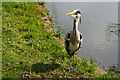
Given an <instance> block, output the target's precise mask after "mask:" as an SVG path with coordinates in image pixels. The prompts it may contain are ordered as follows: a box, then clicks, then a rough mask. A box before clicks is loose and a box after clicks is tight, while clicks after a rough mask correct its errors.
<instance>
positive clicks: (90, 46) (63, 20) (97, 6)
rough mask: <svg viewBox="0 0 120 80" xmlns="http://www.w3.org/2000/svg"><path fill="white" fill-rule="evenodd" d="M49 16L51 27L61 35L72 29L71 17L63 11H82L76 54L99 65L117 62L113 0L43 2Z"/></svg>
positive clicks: (109, 64)
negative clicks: (81, 40)
mask: <svg viewBox="0 0 120 80" xmlns="http://www.w3.org/2000/svg"><path fill="white" fill-rule="evenodd" d="M47 8H48V9H49V10H50V15H51V16H52V17H53V19H54V20H55V25H54V26H53V27H54V28H60V29H62V31H63V38H64V37H65V34H66V33H67V32H68V31H70V30H72V27H73V26H72V25H73V18H72V17H71V16H66V15H65V14H66V13H68V12H71V11H73V10H74V9H78V10H80V11H81V13H82V24H80V25H79V31H80V32H81V33H82V35H83V37H84V41H83V47H82V49H81V50H80V51H79V54H78V56H79V57H82V58H85V59H89V58H90V56H92V57H93V58H94V59H95V60H96V61H97V63H98V64H99V66H100V67H103V66H111V65H114V64H118V34H117V33H114V31H113V29H116V28H117V26H116V25H115V24H117V23H118V3H115V2H114V3H113V2H74V3H73V2H47Z"/></svg>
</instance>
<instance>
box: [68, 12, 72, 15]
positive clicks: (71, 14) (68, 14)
mask: <svg viewBox="0 0 120 80" xmlns="http://www.w3.org/2000/svg"><path fill="white" fill-rule="evenodd" d="M66 15H74V13H73V12H72V13H67V14H66Z"/></svg>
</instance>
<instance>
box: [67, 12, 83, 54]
mask: <svg viewBox="0 0 120 80" xmlns="http://www.w3.org/2000/svg"><path fill="white" fill-rule="evenodd" d="M66 15H70V16H72V17H73V19H74V20H73V30H72V31H70V32H68V33H67V35H66V37H65V48H66V51H67V53H68V54H69V55H70V56H74V54H75V52H76V51H78V50H79V49H81V47H82V41H83V36H82V34H81V33H80V32H79V30H78V24H79V21H80V24H81V12H80V11H79V10H74V11H73V12H70V13H67V14H66Z"/></svg>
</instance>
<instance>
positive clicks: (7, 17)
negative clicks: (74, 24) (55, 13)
mask: <svg viewBox="0 0 120 80" xmlns="http://www.w3.org/2000/svg"><path fill="white" fill-rule="evenodd" d="M44 6H45V3H44V2H42V3H34V2H29V3H26V2H4V3H2V15H3V16H2V35H3V36H2V42H3V43H2V47H3V49H2V50H3V53H2V64H3V65H2V78H77V77H80V78H99V77H100V78H103V77H105V78H107V77H108V75H107V74H104V75H100V74H98V73H96V72H95V70H96V69H95V68H96V66H97V64H96V63H95V62H94V61H93V60H92V59H90V60H88V61H90V62H89V64H88V61H87V60H83V59H80V58H78V57H75V60H74V62H73V59H72V58H71V57H70V56H69V55H68V54H67V52H66V51H65V48H64V47H63V46H61V45H60V44H59V43H58V41H57V40H56V39H55V38H54V37H55V36H56V35H57V36H56V37H59V38H60V37H61V31H58V32H57V33H55V32H54V30H53V29H52V28H51V26H48V25H47V23H46V21H45V20H44V19H43V18H44V17H47V18H48V19H49V14H48V11H47V10H46V9H45V8H44ZM111 76H112V77H115V78H117V76H114V75H110V77H111Z"/></svg>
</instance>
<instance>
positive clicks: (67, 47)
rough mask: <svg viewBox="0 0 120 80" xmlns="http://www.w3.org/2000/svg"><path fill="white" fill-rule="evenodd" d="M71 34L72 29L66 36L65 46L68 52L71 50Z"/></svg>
mask: <svg viewBox="0 0 120 80" xmlns="http://www.w3.org/2000/svg"><path fill="white" fill-rule="evenodd" d="M70 34H71V31H70V32H68V33H67V34H66V37H65V48H66V51H67V52H69V43H70Z"/></svg>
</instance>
